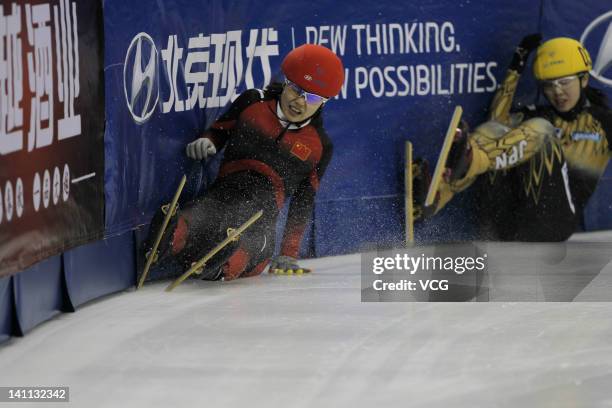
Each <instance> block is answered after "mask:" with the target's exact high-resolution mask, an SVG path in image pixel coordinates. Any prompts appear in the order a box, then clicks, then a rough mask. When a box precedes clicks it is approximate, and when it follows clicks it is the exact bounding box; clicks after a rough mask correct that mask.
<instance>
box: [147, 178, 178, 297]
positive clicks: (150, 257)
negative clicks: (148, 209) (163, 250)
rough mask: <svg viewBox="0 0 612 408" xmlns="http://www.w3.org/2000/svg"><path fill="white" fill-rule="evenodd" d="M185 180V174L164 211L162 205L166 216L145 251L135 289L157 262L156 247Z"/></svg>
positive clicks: (173, 210) (174, 209)
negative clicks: (153, 241) (144, 258)
mask: <svg viewBox="0 0 612 408" xmlns="http://www.w3.org/2000/svg"><path fill="white" fill-rule="evenodd" d="M186 182H187V176H183V178H182V179H181V182H180V183H179V186H178V188H177V189H176V192H175V193H174V197H173V198H172V201H171V202H170V206H169V207H167V208H166V210H165V211H164V207H166V206H167V205H164V206H162V211H163V212H164V213H165V214H166V216H165V217H164V222H163V224H162V227H161V229H160V230H159V232H158V233H157V236H156V237H155V243H154V244H153V248H151V250H150V251H149V252H148V253H147V256H146V259H147V263H146V264H145V267H144V270H143V271H142V275H140V279H138V286H136V289H140V288H142V285H144V282H145V280H146V279H147V276H148V275H149V270H150V269H151V266H152V265H153V264H154V263H155V262H157V258H158V252H157V249H158V248H159V243H160V242H161V240H162V237H163V236H164V232H166V228H168V224H169V223H170V218H172V216H173V215H174V214H175V213H176V206H177V203H178V200H179V197H180V196H181V192H182V191H183V188H184V187H185V183H186Z"/></svg>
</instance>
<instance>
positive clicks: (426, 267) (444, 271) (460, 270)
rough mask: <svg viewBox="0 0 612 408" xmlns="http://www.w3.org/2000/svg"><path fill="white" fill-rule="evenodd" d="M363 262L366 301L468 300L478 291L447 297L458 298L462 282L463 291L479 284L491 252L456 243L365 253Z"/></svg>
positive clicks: (362, 276)
mask: <svg viewBox="0 0 612 408" xmlns="http://www.w3.org/2000/svg"><path fill="white" fill-rule="evenodd" d="M361 261H362V263H361V272H362V273H361V299H362V301H365V302H386V301H430V300H465V298H466V297H468V298H473V297H475V296H477V293H476V292H477V291H476V290H471V291H470V292H471V293H470V294H469V295H466V294H465V293H462V299H446V298H448V297H449V296H453V297H456V295H457V288H458V285H459V287H460V288H461V292H465V288H469V287H474V288H477V287H478V286H479V279H478V277H479V276H482V275H483V274H484V272H485V271H486V270H487V263H488V255H487V254H486V253H485V252H482V251H480V250H479V249H478V248H476V247H474V246H472V245H468V246H462V245H459V246H456V245H453V246H436V247H429V248H411V249H400V250H390V251H383V252H376V253H365V254H363V255H362V259H361ZM434 298H435V299H434Z"/></svg>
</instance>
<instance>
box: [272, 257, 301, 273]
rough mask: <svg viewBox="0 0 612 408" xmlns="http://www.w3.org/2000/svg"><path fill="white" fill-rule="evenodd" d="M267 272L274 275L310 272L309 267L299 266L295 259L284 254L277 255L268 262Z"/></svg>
mask: <svg viewBox="0 0 612 408" xmlns="http://www.w3.org/2000/svg"><path fill="white" fill-rule="evenodd" d="M268 273H273V274H275V275H293V274H295V275H301V274H304V273H310V269H306V268H301V267H300V266H299V265H298V264H297V259H295V258H292V257H290V256H286V255H279V256H277V257H276V258H274V259H272V262H270V269H269V270H268Z"/></svg>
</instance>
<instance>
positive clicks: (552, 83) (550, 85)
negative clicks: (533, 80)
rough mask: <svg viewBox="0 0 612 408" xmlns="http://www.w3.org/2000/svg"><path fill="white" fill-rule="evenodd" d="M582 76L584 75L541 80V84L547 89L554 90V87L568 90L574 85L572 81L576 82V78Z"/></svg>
mask: <svg viewBox="0 0 612 408" xmlns="http://www.w3.org/2000/svg"><path fill="white" fill-rule="evenodd" d="M581 77H582V75H570V76H566V77H563V78H557V79H551V80H547V81H540V86H541V87H542V89H543V90H545V91H552V90H553V89H554V88H559V89H561V90H567V89H569V87H570V86H571V85H572V82H574V80H576V79H579V78H581Z"/></svg>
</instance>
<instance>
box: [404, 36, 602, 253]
mask: <svg viewBox="0 0 612 408" xmlns="http://www.w3.org/2000/svg"><path fill="white" fill-rule="evenodd" d="M540 39H541V36H540V35H538V34H535V35H529V36H527V37H525V38H524V39H523V40H522V42H521V44H520V45H519V47H517V49H516V51H515V54H514V58H513V60H512V63H511V65H510V68H509V70H508V73H507V76H506V78H505V79H504V81H503V83H502V85H501V87H500V89H499V90H498V91H497V93H496V95H495V98H494V100H493V104H492V106H491V115H490V120H489V121H488V122H486V123H484V124H482V125H480V126H478V127H477V128H476V129H474V131H473V132H471V133H470V134H469V135H468V133H467V132H465V131H464V132H459V133H458V134H457V136H456V138H455V143H454V144H453V147H452V148H451V152H450V155H449V159H448V161H447V163H446V167H447V176H446V178H445V180H444V182H443V183H442V184H441V186H440V189H439V195H438V201H437V203H436V204H435V206H432V207H435V208H429V209H428V210H426V211H424V213H425V214H427V213H433V212H437V211H439V210H440V209H441V208H442V207H444V205H446V203H448V201H449V200H450V199H451V198H452V197H453V195H454V194H456V193H458V192H460V191H463V190H465V189H466V188H467V187H469V186H470V185H471V184H473V183H474V182H476V181H477V182H478V187H479V188H478V190H477V191H478V192H479V197H478V203H479V205H480V208H479V210H478V214H479V219H480V222H481V233H482V238H484V239H492V240H502V241H564V240H567V239H568V238H569V236H570V235H571V234H572V233H573V232H574V231H575V230H576V229H577V226H578V225H579V224H580V222H581V220H582V215H583V210H584V207H585V206H586V205H587V202H588V200H589V198H590V197H591V195H592V194H593V192H594V191H595V188H596V186H597V182H598V180H599V179H600V178H601V176H602V174H603V173H604V171H605V169H606V166H607V164H608V162H609V160H610V157H611V156H612V112H611V111H610V109H609V107H608V105H607V101H606V98H605V95H604V94H603V93H602V92H601V91H599V90H597V89H595V88H592V87H591V86H590V85H589V72H590V70H591V68H592V63H591V58H590V56H589V53H588V52H587V50H586V49H585V48H584V47H583V46H582V44H580V43H579V42H578V41H576V40H573V39H571V38H565V37H559V38H554V39H551V40H548V41H546V42H545V43H543V44H541V45H540ZM536 49H537V52H536V56H535V60H534V66H533V73H534V76H535V78H536V79H537V80H538V84H539V87H540V90H541V92H542V94H543V95H544V97H545V98H546V103H545V104H542V105H538V106H532V107H528V108H524V109H521V110H518V111H511V107H512V101H513V98H514V93H515V90H516V87H517V84H518V80H519V78H520V74H521V73H522V72H523V70H524V68H525V67H526V62H527V57H528V55H529V54H530V53H531V52H532V51H535V50H536ZM423 173H425V172H423ZM419 183H420V184H419ZM419 183H417V184H419V185H424V184H426V183H423V182H421V181H419ZM420 201H422V200H417V203H416V204H417V205H420Z"/></svg>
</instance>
